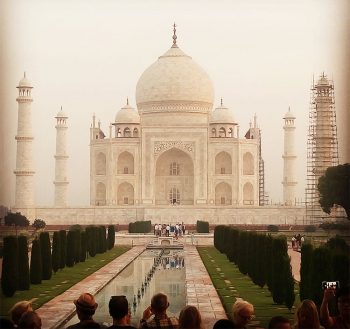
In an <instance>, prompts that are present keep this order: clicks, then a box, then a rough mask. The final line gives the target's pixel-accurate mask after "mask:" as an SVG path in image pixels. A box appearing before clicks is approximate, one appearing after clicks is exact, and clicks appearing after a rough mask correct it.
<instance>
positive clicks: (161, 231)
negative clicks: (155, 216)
mask: <svg viewBox="0 0 350 329" xmlns="http://www.w3.org/2000/svg"><path fill="white" fill-rule="evenodd" d="M185 232H186V227H185V224H184V223H177V224H175V225H173V224H155V225H154V235H155V236H172V237H174V238H175V239H177V238H178V237H179V236H183V235H185Z"/></svg>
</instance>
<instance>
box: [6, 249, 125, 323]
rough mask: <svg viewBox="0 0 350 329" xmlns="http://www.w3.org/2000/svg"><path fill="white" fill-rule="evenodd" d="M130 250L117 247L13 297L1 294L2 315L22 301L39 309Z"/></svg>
mask: <svg viewBox="0 0 350 329" xmlns="http://www.w3.org/2000/svg"><path fill="white" fill-rule="evenodd" d="M128 250H130V247H129V246H117V247H114V248H113V249H111V250H108V251H107V252H105V253H103V254H97V255H96V256H95V257H89V258H87V259H86V261H85V262H81V263H78V264H76V265H75V266H73V267H65V268H64V269H62V270H59V271H58V272H56V273H53V274H52V277H51V279H50V280H43V281H42V283H41V284H31V285H30V289H29V290H22V291H16V293H15V294H14V295H13V296H12V297H6V296H4V295H3V294H2V292H1V293H0V298H1V303H0V315H4V316H7V315H8V312H9V310H10V309H11V307H12V306H13V305H14V304H15V303H17V302H19V301H21V300H32V301H33V302H32V304H33V307H34V309H37V308H39V307H40V306H41V305H43V304H45V303H47V302H48V301H49V300H51V299H52V298H54V297H56V296H58V295H60V294H62V293H63V292H65V291H66V290H67V289H69V288H70V287H72V286H73V285H75V284H76V283H78V282H80V281H81V280H83V279H85V278H86V277H87V276H89V275H90V274H92V273H94V272H96V271H97V270H98V269H100V268H101V267H103V266H105V265H106V264H108V263H110V262H111V261H112V260H114V259H115V258H117V257H119V256H120V255H121V254H123V253H125V252H126V251H128Z"/></svg>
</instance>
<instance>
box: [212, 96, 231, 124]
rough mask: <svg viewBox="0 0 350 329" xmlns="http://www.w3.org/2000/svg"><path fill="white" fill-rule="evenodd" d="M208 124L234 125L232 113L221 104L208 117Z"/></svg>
mask: <svg viewBox="0 0 350 329" xmlns="http://www.w3.org/2000/svg"><path fill="white" fill-rule="evenodd" d="M210 123H230V124H235V119H234V117H233V113H232V111H230V110H229V109H228V108H227V107H225V106H224V105H223V103H222V100H221V104H220V106H219V107H217V108H216V109H215V110H214V111H213V112H212V113H211V115H210Z"/></svg>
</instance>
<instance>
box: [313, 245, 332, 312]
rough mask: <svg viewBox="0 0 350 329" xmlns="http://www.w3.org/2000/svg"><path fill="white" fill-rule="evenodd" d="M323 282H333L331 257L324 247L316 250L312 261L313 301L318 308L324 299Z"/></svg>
mask: <svg viewBox="0 0 350 329" xmlns="http://www.w3.org/2000/svg"><path fill="white" fill-rule="evenodd" d="M322 281H331V255H330V251H329V249H328V248H327V247H324V246H321V247H319V248H316V249H315V250H314V252H313V259H312V280H311V289H312V295H311V297H312V298H311V299H312V300H313V301H314V302H315V304H316V305H317V306H318V307H319V306H320V305H321V302H322V299H323V290H322V288H321V286H322Z"/></svg>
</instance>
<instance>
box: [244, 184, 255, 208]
mask: <svg viewBox="0 0 350 329" xmlns="http://www.w3.org/2000/svg"><path fill="white" fill-rule="evenodd" d="M243 204H246V205H249V204H254V188H253V185H252V184H251V183H249V182H248V183H245V184H244V186H243Z"/></svg>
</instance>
